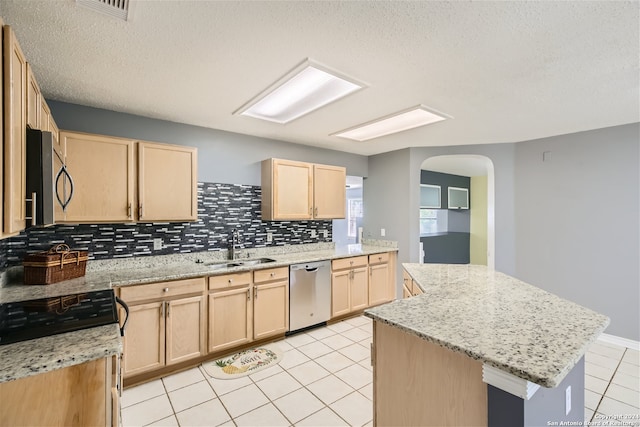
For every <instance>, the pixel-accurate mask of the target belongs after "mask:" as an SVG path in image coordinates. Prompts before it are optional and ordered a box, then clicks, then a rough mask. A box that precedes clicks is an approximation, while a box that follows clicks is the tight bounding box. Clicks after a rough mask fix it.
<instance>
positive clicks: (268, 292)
mask: <svg viewBox="0 0 640 427" xmlns="http://www.w3.org/2000/svg"><path fill="white" fill-rule="evenodd" d="M288 314H289V282H288V281H279V282H274V283H265V284H261V285H256V286H254V288H253V338H254V339H255V340H259V339H262V338H267V337H270V336H274V335H279V334H284V333H285V332H286V331H287V330H288V329H289V316H288Z"/></svg>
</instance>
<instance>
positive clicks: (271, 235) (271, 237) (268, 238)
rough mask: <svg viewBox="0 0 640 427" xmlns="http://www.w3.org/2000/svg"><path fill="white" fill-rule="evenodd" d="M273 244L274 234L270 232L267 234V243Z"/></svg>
mask: <svg viewBox="0 0 640 427" xmlns="http://www.w3.org/2000/svg"><path fill="white" fill-rule="evenodd" d="M271 242H273V233H272V232H268V233H267V243H271Z"/></svg>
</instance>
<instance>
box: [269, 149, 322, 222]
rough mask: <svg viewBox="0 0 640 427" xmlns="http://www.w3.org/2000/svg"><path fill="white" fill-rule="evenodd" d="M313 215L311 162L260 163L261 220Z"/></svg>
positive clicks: (300, 217)
mask: <svg viewBox="0 0 640 427" xmlns="http://www.w3.org/2000/svg"><path fill="white" fill-rule="evenodd" d="M312 218H313V164H311V163H304V162H295V161H291V160H282V159H268V160H265V161H263V162H262V219H263V220H285V221H286V220H305V219H312Z"/></svg>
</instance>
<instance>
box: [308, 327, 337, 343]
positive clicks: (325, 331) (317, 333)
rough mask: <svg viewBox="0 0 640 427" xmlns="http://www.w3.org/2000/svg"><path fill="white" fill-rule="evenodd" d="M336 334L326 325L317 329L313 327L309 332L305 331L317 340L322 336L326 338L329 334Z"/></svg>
mask: <svg viewBox="0 0 640 427" xmlns="http://www.w3.org/2000/svg"><path fill="white" fill-rule="evenodd" d="M335 334H337V332H336V331H333V330H331V329H329V328H327V327H322V328H317V329H313V330H311V331H309V332H307V335H309V336H311V337H313V338H315V339H317V340H321V339H323V338H327V337H330V336H331V335H335Z"/></svg>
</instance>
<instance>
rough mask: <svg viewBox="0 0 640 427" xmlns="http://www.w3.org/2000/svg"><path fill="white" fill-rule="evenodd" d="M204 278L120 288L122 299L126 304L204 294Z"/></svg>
mask: <svg viewBox="0 0 640 427" xmlns="http://www.w3.org/2000/svg"><path fill="white" fill-rule="evenodd" d="M204 290H205V281H204V277H199V278H196V279H186V280H174V281H171V282H160V283H150V284H148V285H135V286H123V287H121V288H120V298H122V299H123V300H124V301H125V302H127V303H129V302H134V301H142V300H151V299H158V298H168V297H173V296H176V295H186V294H194V293H197V292H204Z"/></svg>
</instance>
